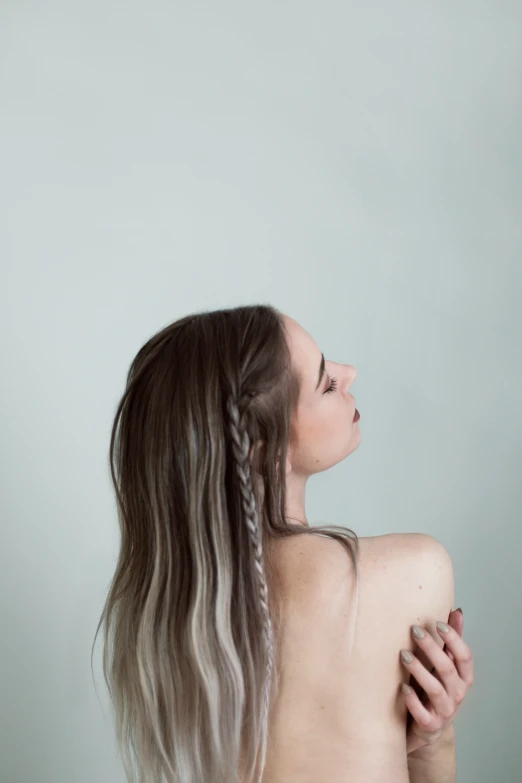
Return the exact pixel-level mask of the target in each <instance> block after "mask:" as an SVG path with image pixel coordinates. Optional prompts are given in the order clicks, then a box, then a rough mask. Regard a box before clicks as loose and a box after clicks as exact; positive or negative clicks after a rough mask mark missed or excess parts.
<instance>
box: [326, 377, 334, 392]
mask: <svg viewBox="0 0 522 783" xmlns="http://www.w3.org/2000/svg"><path fill="white" fill-rule="evenodd" d="M336 389H337V378H332V379H331V385H330V386H329V388H328V389H326V391H325V394H328V392H333V391H335V390H336Z"/></svg>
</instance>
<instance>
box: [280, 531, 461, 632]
mask: <svg viewBox="0 0 522 783" xmlns="http://www.w3.org/2000/svg"><path fill="white" fill-rule="evenodd" d="M277 543H278V547H279V549H278V553H279V555H278V557H279V563H280V570H281V573H282V576H283V578H284V582H285V590H286V593H287V595H288V596H289V597H291V598H293V599H295V600H296V601H302V602H306V604H307V606H308V607H309V608H310V610H313V607H314V606H316V607H317V608H318V610H319V611H323V610H324V602H323V599H325V598H331V597H333V596H334V595H340V594H341V591H340V588H341V587H344V586H348V585H350V584H352V585H353V584H355V583H354V564H353V560H352V557H351V556H350V553H349V551H348V550H347V548H346V546H344V545H343V544H342V543H341V542H340V541H338V540H337V539H335V538H330V537H329V536H324V535H321V536H318V535H316V534H307V535H297V536H291V537H289V538H286V539H282V540H279V541H278V542H277ZM356 559H357V577H358V582H359V596H360V602H361V607H362V608H364V609H365V610H367V612H368V618H369V620H370V618H371V619H374V618H373V615H374V614H375V613H376V612H377V613H381V614H383V615H385V616H386V617H389V618H390V620H392V621H393V620H397V621H400V618H403V619H404V622H405V623H406V622H410V621H411V623H412V624H413V623H419V624H422V623H428V624H430V623H431V628H430V630H432V631H433V632H434V634H435V636H436V638H438V639H439V638H440V637H439V636H438V634H436V632H435V622H436V621H437V620H439V619H447V617H448V615H449V613H450V611H451V609H452V608H453V605H454V600H455V595H454V590H455V586H454V573H453V563H452V560H451V557H450V554H449V552H448V550H447V549H446V547H445V546H444V545H443V544H442V543H441V542H440V541H438V539H436V538H435V537H434V536H431V535H428V534H426V533H389V534H386V535H381V536H369V537H362V536H358V537H357V558H356ZM349 592H350V591H349V590H348V591H344V593H345V594H346V595H347V596H348V597H349Z"/></svg>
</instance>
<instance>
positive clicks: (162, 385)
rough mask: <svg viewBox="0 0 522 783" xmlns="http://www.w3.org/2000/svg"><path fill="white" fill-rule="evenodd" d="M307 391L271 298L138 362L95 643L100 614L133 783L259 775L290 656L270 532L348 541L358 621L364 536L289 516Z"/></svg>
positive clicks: (156, 340) (206, 322) (114, 444)
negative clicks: (298, 412)
mask: <svg viewBox="0 0 522 783" xmlns="http://www.w3.org/2000/svg"><path fill="white" fill-rule="evenodd" d="M300 386H301V378H300V376H299V374H298V373H297V371H296V370H295V368H293V366H292V363H291V356H290V350H289V347H288V343H287V340H286V331H285V325H284V321H283V320H282V316H281V313H280V312H279V311H278V310H276V309H275V308H273V307H271V306H269V305H252V306H243V307H236V308H232V309H228V310H215V311H211V312H201V313H196V314H192V315H188V316H186V317H184V318H181V319H180V320H178V321H176V322H174V323H172V324H170V325H169V326H167V327H165V328H163V329H162V330H161V331H159V332H158V333H157V334H155V335H154V336H153V337H151V338H150V339H149V340H148V341H147V342H146V343H145V345H144V346H143V347H142V348H141V349H140V350H139V351H138V353H137V355H136V357H135V358H134V360H133V361H132V364H131V366H130V369H129V372H128V375H127V383H126V388H125V391H124V394H123V396H122V398H121V401H120V403H119V405H118V408H117V412H116V416H115V419H114V423H113V427H112V433H111V441H110V454H109V461H110V470H111V476H112V481H113V485H114V489H115V493H116V498H117V510H118V521H119V527H120V534H121V544H120V551H119V557H118V561H117V564H116V569H115V573H114V576H113V579H112V582H111V585H110V588H109V592H108V595H107V598H106V601H105V605H104V608H103V612H102V615H101V618H100V621H99V623H98V627H97V630H96V635H95V638H94V644H93V649H94V645H95V644H96V637H97V636H98V632H99V630H100V626H101V625H102V623H104V637H105V641H104V647H103V673H104V678H105V682H106V684H107V687H108V691H109V694H110V697H111V701H112V705H113V709H114V715H113V720H114V721H115V727H116V737H117V743H118V749H119V752H120V754H121V758H122V761H123V765H124V768H125V772H126V776H127V780H128V781H130V782H131V783H135V781H138V782H139V783H163V781H166V782H167V783H238V781H241V783H245V781H246V783H252V782H253V781H256V783H258V782H259V781H260V780H261V776H262V774H263V770H264V768H265V764H266V749H267V738H268V717H269V706H270V704H271V703H272V702H273V700H274V699H275V696H276V693H277V690H278V684H279V677H278V675H279V664H280V647H279V644H278V642H279V636H280V633H279V631H280V619H281V614H282V612H281V592H280V585H279V583H278V580H277V579H276V571H275V569H273V568H272V563H271V559H270V557H268V556H266V555H267V552H268V544H269V542H270V540H271V539H276V538H280V537H283V536H289V535H292V536H295V535H305V534H306V535H323V536H328V537H331V538H336V539H338V540H339V541H340V542H341V543H342V544H343V546H346V548H347V549H348V552H349V554H350V557H351V559H352V560H353V564H354V566H355V576H356V602H355V606H356V609H355V614H354V619H353V626H355V615H356V614H357V605H358V601H357V598H358V575H357V555H358V548H359V542H358V538H357V536H356V534H355V533H354V532H353V531H352V530H350V529H349V528H343V527H339V526H336V525H323V526H314V527H313V528H310V527H305V526H304V525H299V524H295V525H293V524H291V523H288V522H286V520H285V507H286V494H285V474H286V471H285V463H286V455H287V449H288V445H289V443H290V442H292V441H291V437H292V413H293V411H294V410H295V407H296V405H297V401H298V398H299V390H300ZM352 643H353V633H352ZM350 649H351V647H350ZM91 669H92V651H91ZM243 741H244V743H245V744H244V748H245V753H244V758H243V753H242V748H243ZM240 762H241V763H242V766H243V771H242V772H241V777H239V776H238V768H239V765H240ZM133 766H135V767H136V770H134V769H133Z"/></svg>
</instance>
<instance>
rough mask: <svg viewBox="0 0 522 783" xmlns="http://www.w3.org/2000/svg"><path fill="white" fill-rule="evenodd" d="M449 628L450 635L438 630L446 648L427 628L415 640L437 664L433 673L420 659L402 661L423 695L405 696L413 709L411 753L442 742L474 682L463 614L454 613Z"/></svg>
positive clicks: (409, 736) (409, 732)
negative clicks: (463, 638) (421, 635)
mask: <svg viewBox="0 0 522 783" xmlns="http://www.w3.org/2000/svg"><path fill="white" fill-rule="evenodd" d="M448 625H449V631H448V633H447V634H443V633H441V632H440V631H439V629H437V633H439V634H440V636H441V638H443V639H445V640H446V644H445V645H444V649H441V648H440V647H439V645H438V644H437V643H436V641H435V640H434V639H433V637H432V636H431V634H430V633H429V632H427V631H426V629H423V630H424V631H425V635H424V638H423V639H416V638H415V637H413V638H414V639H415V642H416V644H418V646H419V647H420V648H421V650H422V651H423V653H424V655H425V656H426V657H427V658H429V660H430V661H431V662H432V663H433V664H434V667H433V668H432V669H431V671H428V669H427V668H426V667H425V666H423V664H422V663H421V662H420V660H419V659H418V658H416V657H414V658H413V661H412V662H411V663H405V662H404V661H403V660H402V658H401V659H400V660H401V662H402V664H403V666H404V667H405V668H406V669H407V671H409V672H410V673H411V674H412V675H413V677H414V678H415V680H416V681H417V683H418V685H419V686H420V689H419V693H417V692H416V691H417V689H416V688H415V689H413V690H411V691H410V693H409V694H407V695H406V694H404V695H403V698H404V701H405V703H406V706H407V707H408V710H409V714H408V721H409V725H408V727H407V734H406V745H407V753H411V752H412V751H414V750H417V749H418V748H421V747H424V746H426V745H431V744H434V743H436V742H438V741H439V740H440V738H441V737H442V735H443V734H444V732H445V731H446V730H447V729H448V727H449V726H450V725H451V724H452V722H453V718H454V717H455V715H456V713H457V712H458V710H459V708H460V705H461V704H462V702H463V700H464V698H465V696H466V693H467V691H468V688H469V687H470V686H471V685H472V683H473V656H472V653H471V650H470V648H469V646H468V645H467V644H466V643H465V642H464V641H463V640H462V638H461V637H462V631H463V627H464V619H463V615H462V613H461V612H458V611H453V612H451V613H450V615H449V618H448Z"/></svg>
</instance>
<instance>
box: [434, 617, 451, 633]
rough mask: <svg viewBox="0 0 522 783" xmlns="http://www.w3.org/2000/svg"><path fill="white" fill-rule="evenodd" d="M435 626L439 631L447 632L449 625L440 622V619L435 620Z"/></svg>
mask: <svg viewBox="0 0 522 783" xmlns="http://www.w3.org/2000/svg"><path fill="white" fill-rule="evenodd" d="M436 626H437V628H438V629H439V631H440V632H441V633H448V631H449V625H447V624H446V623H443V622H441V620H437V622H436Z"/></svg>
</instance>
